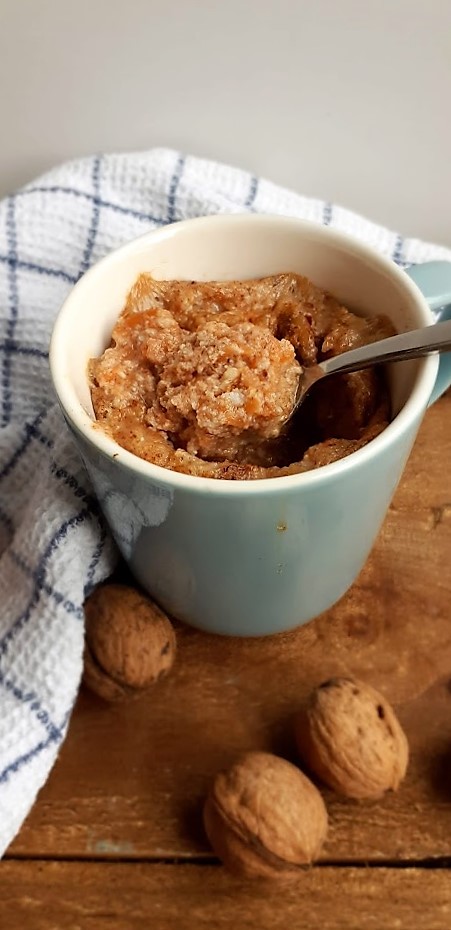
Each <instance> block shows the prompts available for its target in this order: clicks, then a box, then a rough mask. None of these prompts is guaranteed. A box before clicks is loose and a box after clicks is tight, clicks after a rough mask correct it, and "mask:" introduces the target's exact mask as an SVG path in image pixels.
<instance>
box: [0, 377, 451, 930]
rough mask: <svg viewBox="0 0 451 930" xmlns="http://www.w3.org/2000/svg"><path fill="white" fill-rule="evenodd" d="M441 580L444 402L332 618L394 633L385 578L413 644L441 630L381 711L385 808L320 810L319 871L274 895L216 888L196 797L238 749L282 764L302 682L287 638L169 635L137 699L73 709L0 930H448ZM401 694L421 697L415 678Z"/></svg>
mask: <svg viewBox="0 0 451 930" xmlns="http://www.w3.org/2000/svg"><path fill="white" fill-rule="evenodd" d="M418 552H419V553H420V555H418ZM384 553H385V554H386V556H387V557H386V558H385V561H384V558H383V556H384ZM406 553H407V555H406ZM398 555H399V558H398ZM415 558H416V559H417V561H416V562H415V571H414V572H413V574H412V578H410V576H408V571H409V565H411V564H412V559H415ZM393 563H394V564H393ZM381 566H382V567H381ZM368 572H370V575H368ZM390 572H391V573H392V574H391V575H390ZM393 573H394V575H393ZM450 575H451V396H450V395H449V394H448V396H446V397H444V398H443V399H442V400H441V401H440V402H439V403H438V404H437V405H436V406H435V407H434V408H432V409H431V410H430V411H429V413H428V414H427V417H426V420H425V423H424V425H423V428H422V431H421V435H420V437H419V439H418V441H417V444H416V447H415V450H414V452H413V455H412V457H411V459H410V462H409V465H408V468H407V472H406V475H405V478H404V479H403V482H402V486H401V488H400V489H399V491H398V493H397V496H396V498H395V501H394V506H393V508H392V509H391V512H390V514H389V516H388V518H387V521H386V524H385V527H384V529H383V531H382V534H381V537H380V539H379V541H378V544H377V546H376V549H375V552H374V554H373V556H372V558H371V560H370V564H369V566H368V569H367V571H366V574H365V572H364V573H363V575H362V576H361V578H360V579H359V580H358V582H357V583H356V585H355V586H354V589H353V590H352V591H351V592H350V593H349V594H348V595H347V596H346V597H345V598H344V600H343V601H342V603H341V606H340V608H339V610H340V611H341V614H343V612H344V614H345V615H346V612H348V613H349V614H350V625H349V631H350V632H349V636H350V643H351V639H352V637H353V636H354V638H355V637H356V636H357V637H358V636H360V635H361V628H360V627H359V623H357V624H356V622H355V616H354V614H353V611H354V613H355V604H356V598H357V600H358V603H359V605H360V606H359V610H360V616H361V615H362V604H363V605H364V608H365V611H366V615H367V616H368V617H369V618H371V617H372V616H373V615H375V614H377V615H378V616H380V615H381V611H382V613H383V617H384V618H385V619H384V623H386V624H387V627H389V626H390V624H391V625H392V626H393V625H396V623H401V619H400V617H401V613H400V611H401V609H402V604H401V606H400V604H399V600H400V597H398V600H397V597H396V584H395V585H394V582H393V577H395V578H397V582H396V583H397V584H398V586H399V590H400V591H403V590H405V591H406V592H407V593H408V591H411V590H413V588H415V585H416V586H417V587H416V588H415V591H414V594H412V596H410V597H408V596H407V593H406V598H407V600H406V609H407V610H408V611H410V613H412V612H414V614H415V615H414V617H413V619H414V622H415V624H416V629H417V630H418V631H420V630H423V629H424V625H425V624H432V627H431V629H432V628H435V626H434V625H435V624H438V627H437V629H438V628H439V626H440V623H441V627H440V630H441V632H440V637H441V642H440V644H439V649H438V650H437V648H436V650H435V651H436V653H440V658H438V659H437V662H436V665H435V666H434V668H429V666H428V656H422V663H423V665H422V667H423V668H425V667H427V668H428V669H429V679H428V682H429V683H430V681H431V680H432V678H433V677H434V675H435V672H437V674H440V676H441V677H440V680H439V681H436V682H435V684H433V685H432V686H430V687H428V689H427V690H426V691H425V692H423V693H422V695H420V696H417V697H416V698H415V699H414V700H410V701H407V702H404V703H403V704H402V705H401V706H400V708H399V714H400V718H401V720H402V722H403V724H404V726H405V729H406V731H407V733H408V737H409V741H410V745H411V755H412V758H411V765H410V769H409V773H408V776H407V779H406V781H405V783H404V784H403V786H402V788H401V790H400V791H399V793H398V794H396V795H391V796H389V797H387V798H386V799H385V800H383V801H381V802H377V803H374V802H373V803H371V804H363V803H362V804H356V803H351V802H349V801H345V800H340V799H338V798H336V797H334V796H332V795H331V794H326V801H327V804H328V807H329V811H330V821H331V828H330V833H329V837H328V840H327V843H326V846H325V847H324V851H323V856H322V859H321V861H320V862H319V863H318V864H317V865H316V866H314V867H313V868H311V869H309V870H307V871H302V872H301V873H300V874H299V878H298V880H297V881H296V882H295V884H294V885H292V886H291V887H290V888H288V889H286V888H284V889H283V890H281V889H280V888H279V887H277V886H270V887H265V888H262V887H261V886H259V885H253V884H250V885H249V884H245V883H243V882H239V881H237V880H235V879H233V878H231V877H230V876H229V875H228V874H227V873H226V872H225V870H224V869H223V867H222V866H220V865H219V864H218V862H217V861H216V860H215V859H214V857H213V856H212V854H211V852H210V850H209V848H208V845H207V843H206V840H205V837H204V835H203V831H202V825H201V815H200V811H201V806H202V799H203V797H204V795H205V791H206V786H207V784H208V782H209V780H210V778H211V777H212V775H213V774H214V773H215V772H216V771H217V770H218V769H219V768H220V767H222V766H224V765H227V764H228V763H229V762H230V761H231V760H232V759H233V758H234V757H235V756H236V754H237V753H238V752H240V751H241V750H243V749H248V748H266V749H271V750H273V751H275V752H278V753H280V754H282V755H285V756H286V757H288V758H294V748H293V742H292V735H291V723H290V718H291V715H292V713H293V711H295V709H296V707H297V706H298V705H299V702H300V700H301V698H302V697H303V694H304V691H305V687H306V678H308V674H307V671H308V670H307V671H306V668H305V665H304V667H303V665H302V661H303V659H302V655H300V654H298V653H299V648H298V644H299V642H302V636H301V634H299V635H298V634H297V633H294V634H290V635H288V636H285V637H284V636H282V637H273V638H271V639H268V640H259V641H236V640H234V641H231V640H222V639H219V638H215V637H209V636H205V635H202V634H200V633H197V632H196V631H193V630H189V629H181V628H180V629H179V631H178V632H179V655H178V662H177V668H176V669H175V670H174V672H173V674H172V675H171V676H170V677H169V678H168V679H167V680H166V681H165V682H163V683H161V684H160V685H159V686H158V687H156V688H155V691H154V692H153V693H152V695H151V696H150V697H146V698H145V699H143V700H142V701H140V702H138V703H135V704H132V705H127V706H121V707H110V706H107V705H104V704H102V703H101V702H100V701H98V700H97V699H95V698H94V697H92V696H90V695H89V694H87V693H83V692H82V693H81V694H80V697H79V700H78V703H77V706H76V710H75V712H74V715H73V719H72V722H71V726H70V732H69V735H68V738H67V740H66V743H65V745H64V746H63V748H62V751H61V755H60V758H59V761H58V762H57V764H56V766H55V768H54V770H53V772H52V774H51V776H50V779H49V781H48V783H47V785H46V786H45V788H44V789H43V791H42V792H41V794H40V796H39V799H38V801H37V803H36V805H35V807H34V809H33V811H32V813H31V814H30V816H29V818H28V820H27V821H26V823H25V825H24V826H23V828H22V830H21V832H20V834H19V836H18V837H17V838H16V840H15V842H14V843H13V844H12V846H11V847H10V849H9V851H8V854H7V857H6V859H5V861H4V862H2V863H1V865H0V880H1V883H0V889H1V894H0V927H1V928H5V930H16V928H17V930H31V928H32V930H41V928H42V930H61V928H70V930H135V928H141V927H142V928H146V930H147V928H149V927H152V928H156V930H173V928H174V930H177V928H183V930H185V928H193V930H194V928H196V930H202V928H209V930H211V928H221V927H231V928H232V927H236V928H238V930H246V928H257V930H266V928H271V930H275V928H283V930H285V928H290V930H291V928H292V930H297V928H299V930H301V928H302V930H310V928H317V927H320V928H323V930H327V928H333V930H339V928H343V930H344V928H346V930H366V928H374V930H385V928H393V930H394V928H397V930H404V928H405V930H415V928H417V927H418V928H422V930H449V928H450V927H451V691H450V686H449V682H448V681H447V679H446V674H445V673H446V672H447V671H449V673H450V675H449V677H450V678H451V661H450V664H449V666H447V662H448V660H449V657H450V655H451V596H450V593H451V583H450ZM375 576H377V584H376V585H375V581H374V579H375ZM369 577H371V578H372V582H371V584H369V583H368V578H369ZM406 578H407V582H408V583H405V582H406ZM389 582H390V585H391V587H389V590H390V591H391V592H392V593H391V594H390V596H389V595H387V596H386V597H382V595H381V592H383V591H384V590H386V588H384V585H386V584H387V585H388V583H389ZM403 585H404V587H403ZM387 590H388V589H387ZM381 599H382V600H381ZM381 602H382V607H381V606H380V605H381ZM351 614H352V616H351ZM448 616H449V633H448V634H447V633H446V630H447V627H446V626H444V624H445V622H446V621H447V618H448ZM351 621H352V622H351ZM310 626H311V627H312V629H313V628H314V627H313V626H312V625H310ZM323 629H324V625H323ZM444 630H445V632H444ZM351 634H352V635H351ZM300 636H301V638H299V637H300ZM436 647H437V644H436ZM325 648H327V643H325ZM368 648H370V647H368ZM368 654H369V653H368ZM392 658H393V662H395V663H396V662H397V656H394V657H392ZM420 658H421V657H420ZM332 661H333V657H332V658H331V659H330V660H329V665H330V663H331V662H332ZM403 661H404V660H403ZM431 661H432V660H431ZM349 664H350V666H351V668H352V648H351V645H350V660H349ZM342 665H343V660H342ZM392 667H393V669H395V667H396V666H392ZM340 670H341V668H340ZM434 670H435V671H434ZM385 674H386V676H387V670H386V671H385ZM393 676H394V672H393ZM376 677H377V676H376ZM435 677H436V675H435ZM411 678H412V686H413V691H415V690H417V691H418V690H422V688H423V684H424V683H426V679H424V682H423V678H421V676H420V679H421V680H419V681H418V682H415V681H414V679H415V674H414V672H413V675H412V674H411ZM386 680H387V683H388V685H389V684H390V679H389V677H386Z"/></svg>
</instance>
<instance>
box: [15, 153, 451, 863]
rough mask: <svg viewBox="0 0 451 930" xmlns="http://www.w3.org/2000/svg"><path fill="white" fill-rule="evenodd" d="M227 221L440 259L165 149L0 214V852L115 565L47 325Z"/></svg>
mask: <svg viewBox="0 0 451 930" xmlns="http://www.w3.org/2000/svg"><path fill="white" fill-rule="evenodd" d="M243 212H265V213H276V214H286V215H292V216H300V217H304V218H306V219H310V220H311V221H313V222H317V223H323V224H325V225H329V226H333V227H335V228H337V229H343V230H345V231H348V232H350V233H352V234H354V235H357V236H360V237H361V238H362V239H365V240H366V241H367V242H369V243H370V244H371V245H373V246H374V247H375V248H377V249H379V250H380V251H381V252H383V253H384V254H386V255H389V256H391V257H392V258H393V259H394V261H396V262H397V263H399V264H400V265H405V264H408V263H411V262H416V261H423V260H426V259H430V258H448V259H449V258H450V257H451V256H450V253H449V252H447V250H445V249H440V248H438V247H435V246H432V245H426V244H424V243H420V242H418V241H416V240H407V239H403V238H402V237H401V236H399V235H397V234H396V233H392V232H390V231H389V230H386V229H382V228H381V227H379V226H376V225H375V224H374V223H371V222H369V221H368V220H365V219H363V218H361V217H358V216H356V215H355V214H353V213H351V212H349V211H346V210H344V209H343V208H341V207H338V206H335V205H333V204H331V203H328V202H323V201H319V200H312V199H309V198H305V197H302V196H299V195H297V194H295V193H293V192H291V191H288V190H284V189H282V188H280V187H276V186H275V185H273V184H271V183H270V182H268V181H265V180H264V179H259V178H257V177H255V176H252V175H250V174H248V173H247V172H244V171H240V170H238V169H233V168H230V167H228V166H226V165H220V164H216V163H213V162H210V161H206V160H203V159H199V158H193V157H189V156H184V155H182V154H180V153H179V152H174V151H172V150H167V149H155V150H152V151H150V152H146V153H141V154H135V155H109V156H96V157H94V158H90V159H82V160H79V161H76V162H72V163H69V164H66V165H63V166H61V167H60V168H58V169H55V170H54V171H52V172H50V173H49V174H47V175H45V176H43V177H41V178H39V179H38V180H37V181H36V182H34V183H32V184H29V185H27V186H26V187H24V188H22V189H21V190H19V191H18V192H17V193H15V194H14V195H12V196H10V197H8V198H7V199H6V200H4V201H2V202H1V203H0V602H1V604H2V612H1V615H0V854H1V853H2V852H3V851H4V850H5V849H6V848H7V846H8V844H9V842H10V841H11V839H12V838H13V836H14V834H15V833H16V832H17V830H18V829H19V827H20V824H21V823H22V821H23V819H24V818H25V816H26V815H27V813H28V811H29V809H30V807H31V805H32V803H33V801H34V798H35V796H36V793H37V791H38V790H39V788H40V787H41V785H42V784H43V783H44V781H45V779H46V778H47V775H48V773H49V771H50V768H51V766H52V764H53V762H54V760H55V758H56V755H57V752H58V749H59V746H60V745H61V742H62V741H63V739H64V736H65V734H66V731H67V726H68V722H69V719H70V715H71V710H72V707H73V704H74V701H75V698H76V694H77V690H78V686H79V681H80V675H81V671H82V652H83V601H84V599H85V597H86V595H87V594H88V593H89V592H90V591H91V590H92V588H93V587H94V586H95V585H96V584H98V583H99V581H101V580H102V579H104V578H105V577H106V576H107V575H108V574H109V573H110V572H111V570H112V568H113V566H114V564H115V559H116V553H115V549H114V546H113V544H112V542H111V540H110V538H109V535H108V533H107V531H106V529H105V526H104V523H103V521H102V517H101V515H100V513H99V510H98V507H97V503H96V501H95V500H94V498H93V495H92V491H91V488H90V486H89V482H88V480H87V476H86V474H85V472H84V470H83V468H82V466H81V463H80V461H79V458H78V455H77V452H76V450H75V449H74V446H73V443H72V439H71V437H70V435H69V433H68V432H67V431H66V429H65V426H64V423H63V421H62V418H61V415H60V413H59V411H58V409H57V407H56V406H55V402H54V396H53V391H52V387H51V384H50V378H49V370H48V345H49V338H50V333H51V329H52V325H53V321H54V319H55V316H56V314H57V312H58V309H59V307H60V306H61V304H62V302H63V301H64V298H65V297H66V295H67V293H68V291H69V290H70V288H71V287H72V286H73V284H75V282H76V281H77V280H78V279H79V277H80V276H81V275H82V274H84V273H85V271H87V269H88V268H89V267H90V266H91V265H92V264H93V263H94V262H96V261H97V260H98V259H100V258H101V257H102V256H103V255H105V254H106V253H107V252H109V251H110V250H111V249H113V248H116V247H118V246H120V245H121V244H123V243H124V242H126V241H128V240H130V239H132V238H133V237H135V236H138V235H140V234H142V233H144V232H146V231H147V230H149V229H152V228H156V227H159V226H163V225H164V224H166V223H172V222H176V221H178V220H181V219H185V218H190V217H194V216H199V215H207V214H214V213H243ZM116 503H117V502H116Z"/></svg>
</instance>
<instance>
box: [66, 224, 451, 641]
mask: <svg viewBox="0 0 451 930" xmlns="http://www.w3.org/2000/svg"><path fill="white" fill-rule="evenodd" d="M418 267H419V269H420V274H421V276H422V282H423V285H424V286H425V288H427V293H428V300H429V301H430V302H431V303H432V304H433V303H434V299H433V298H434V287H435V282H436V287H435V290H436V293H437V294H438V292H439V290H440V292H441V294H442V296H443V294H444V291H443V279H444V277H445V278H446V276H447V275H448V278H447V279H446V281H447V283H446V287H447V293H446V295H445V296H446V300H443V303H445V302H446V303H448V302H451V265H446V263H437V262H435V263H431V266H427V265H423V266H418ZM411 274H412V276H413V277H414V276H415V274H418V269H413V270H412V273H411ZM438 275H441V280H440V281H439V280H438V277H437V276H438ZM423 285H422V286H423ZM446 287H445V290H446ZM433 320H434V315H433V313H432V311H431V309H430V307H429V305H428V302H427V301H426V299H425V297H424V296H423V295H422V293H421V291H420V289H419V287H418V286H417V285H416V284H415V283H414V281H413V280H412V279H411V277H409V274H408V273H406V272H405V271H402V270H401V269H399V268H398V267H397V266H396V265H395V264H393V263H392V262H390V261H389V260H388V259H386V258H383V257H381V256H380V255H378V254H377V253H376V252H374V251H373V250H372V249H371V248H369V247H368V246H366V245H363V244H362V243H359V242H357V241H355V240H353V239H352V238H350V237H348V236H346V235H344V234H342V233H339V232H337V231H334V230H331V229H330V228H325V227H321V226H317V225H315V224H312V223H308V222H305V221H301V220H297V219H291V218H282V217H272V216H258V215H239V216H211V217H205V218H201V219H196V220H189V221H186V222H181V223H176V224H174V225H172V226H169V227H165V228H162V229H159V230H156V231H152V232H150V233H148V234H147V235H145V236H143V237H141V238H140V239H138V240H135V241H133V242H131V243H129V244H128V245H126V246H124V247H122V248H121V249H118V250H117V251H116V252H114V253H112V254H111V255H109V256H107V258H105V259H103V260H102V261H101V262H99V263H98V264H97V265H96V266H95V267H94V268H92V269H91V270H90V271H89V272H88V273H87V274H86V275H85V276H84V277H83V278H82V279H81V280H80V281H79V282H78V283H77V284H76V285H75V287H74V289H73V290H72V292H71V293H70V295H69V297H68V298H67V300H66V302H65V304H64V306H63V307H62V309H61V311H60V314H59V316H58V319H57V321H56V324H55V328H54V333H53V337H52V344H51V351H50V363H51V370H52V376H53V381H54V386H55V389H56V393H57V396H58V399H59V402H60V404H61V407H62V410H63V413H64V415H65V418H66V421H67V423H68V425H69V427H70V429H71V430H72V432H73V435H74V437H75V439H76V442H77V445H78V447H79V450H80V453H81V455H82V457H83V460H84V462H85V465H86V468H87V470H88V472H89V474H90V477H91V480H92V483H93V486H94V489H95V491H96V494H97V497H98V499H99V502H100V505H101V507H102V509H103V512H104V514H105V517H106V520H107V522H108V524H109V526H110V528H111V531H112V533H113V535H114V537H115V539H116V541H117V543H118V546H119V548H120V550H121V552H122V554H123V556H124V558H125V559H126V560H127V562H128V563H129V566H130V568H131V571H132V572H133V574H134V575H135V577H136V578H137V580H138V581H139V582H140V583H141V584H142V585H143V587H144V588H146V589H147V590H148V591H149V593H150V594H151V595H152V596H153V597H154V598H155V599H156V600H157V601H158V602H159V603H161V605H162V606H163V607H164V608H165V609H166V610H167V611H168V612H169V613H171V614H172V615H173V616H175V617H177V618H179V619H181V620H184V621H186V622H188V623H190V624H192V625H194V626H197V627H200V628H202V629H205V630H209V631H211V632H216V633H222V634H229V635H239V636H257V635H264V634H269V633H275V632H279V631H281V630H287V629H290V628H293V627H295V626H297V625H298V624H300V623H305V622H307V621H308V620H310V619H312V618H313V617H315V616H317V615H318V614H319V613H321V612H322V611H324V610H326V609H327V608H328V607H330V606H331V605H332V604H334V603H335V602H336V601H337V600H338V599H339V598H340V597H341V595H342V594H343V593H344V592H345V591H346V590H347V588H348V587H349V586H350V585H351V584H352V582H353V581H354V579H355V577H356V576H357V574H358V572H359V571H360V569H361V568H362V566H363V564H364V562H365V560H366V558H367V556H368V554H369V552H370V549H371V547H372V544H373V542H374V539H375V537H376V535H377V532H378V530H379V527H380V525H381V522H382V520H383V518H384V516H385V513H386V511H387V508H388V506H389V503H390V500H391V497H392V495H393V492H394V490H395V488H396V486H397V484H398V481H399V479H400V477H401V474H402V471H403V467H404V465H405V462H406V460H407V457H408V455H409V452H410V449H411V446H412V444H413V442H414V440H415V436H416V433H417V430H418V427H419V425H420V423H421V419H422V416H423V414H424V411H425V409H426V407H427V405H428V403H429V402H430V399H431V396H432V395H433V392H434V385H435V383H436V378H437V372H438V367H439V361H438V358H437V357H436V356H429V357H428V358H425V359H421V360H418V361H415V362H414V361H410V362H403V363H398V364H397V365H394V366H392V367H389V368H388V370H387V371H386V372H380V371H375V370H373V371H366V372H357V373H355V374H353V375H348V376H342V377H339V376H337V377H335V378H333V379H329V380H328V381H327V382H326V383H325V384H324V386H323V385H319V386H318V387H317V388H315V389H314V391H312V395H311V398H308V400H307V402H306V405H305V409H304V405H303V407H302V408H301V411H300V413H299V420H297V416H298V415H296V417H295V418H294V419H293V422H292V423H290V427H289V430H288V431H286V430H285V429H284V423H285V420H286V417H287V415H288V413H289V411H290V409H291V405H292V402H293V399H294V393H295V389H296V384H297V379H298V376H299V373H300V371H301V369H302V368H303V367H306V366H308V365H309V364H312V362H315V361H316V360H319V359H320V358H323V357H328V355H333V354H337V353H339V352H341V351H344V350H345V349H347V348H351V347H352V346H353V345H358V344H362V343H363V342H370V341H374V340H375V339H378V338H382V337H383V336H384V335H388V334H390V333H391V332H393V331H398V332H402V331H405V330H407V329H413V328H416V327H421V326H424V325H427V324H428V323H431V322H433ZM443 373H444V369H443V368H442V375H443ZM447 378H448V373H447V372H446V373H445V375H444V376H442V377H441V381H440V384H441V389H444V388H445V386H446V379H447ZM449 380H451V376H450V377H449Z"/></svg>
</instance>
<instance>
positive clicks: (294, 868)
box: [204, 752, 327, 880]
mask: <svg viewBox="0 0 451 930" xmlns="http://www.w3.org/2000/svg"><path fill="white" fill-rule="evenodd" d="M204 824H205V830H206V833H207V836H208V839H209V840H210V843H211V845H212V847H213V849H214V851H215V853H216V854H217V855H218V856H219V858H220V859H222V861H223V863H224V865H226V866H227V867H228V868H229V869H230V870H231V871H232V872H235V873H236V874H238V875H241V876H244V877H246V878H267V879H279V880H280V879H282V880H284V879H287V878H292V877H294V876H296V875H297V874H298V873H299V866H301V865H306V864H308V863H310V862H312V861H313V859H315V858H316V857H317V856H318V854H319V851H320V849H321V846H322V844H323V842H324V839H325V837H326V833H327V811H326V807H325V804H324V801H323V799H322V797H321V795H320V793H319V791H318V790H317V788H315V786H314V785H313V784H312V782H311V781H309V779H308V778H307V777H306V776H305V775H304V774H303V773H302V772H300V771H299V769H298V768H296V767H295V766H294V765H291V763H290V762H286V761H285V759H279V758H278V757H277V756H273V755H271V754H270V753H267V752H248V753H245V754H244V755H243V756H241V758H239V759H238V761H237V762H236V763H235V764H234V765H232V767H231V768H230V769H229V770H228V771H226V772H220V773H219V775H217V776H216V778H215V781H214V783H213V785H212V787H211V790H210V793H209V795H208V797H207V800H206V802H205V806H204Z"/></svg>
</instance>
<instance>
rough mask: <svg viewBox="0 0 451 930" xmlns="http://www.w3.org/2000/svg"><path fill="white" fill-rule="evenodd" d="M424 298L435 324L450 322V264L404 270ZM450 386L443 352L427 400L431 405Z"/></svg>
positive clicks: (450, 369)
mask: <svg viewBox="0 0 451 930" xmlns="http://www.w3.org/2000/svg"><path fill="white" fill-rule="evenodd" d="M405 271H406V274H408V275H409V278H412V281H414V282H415V284H416V285H417V287H419V289H420V291H421V292H422V294H423V296H424V297H425V298H426V300H427V302H428V304H429V307H430V308H431V310H432V313H433V315H434V321H435V322H436V323H438V322H440V320H451V262H423V263H422V264H421V265H412V266H411V267H410V268H406V269H405ZM450 385H451V352H444V353H443V354H442V356H441V358H440V365H439V369H438V374H437V380H436V382H435V385H434V390H433V391H432V394H431V396H430V399H429V404H433V403H434V402H435V401H436V400H438V398H439V397H440V396H441V395H442V394H443V393H444V391H446V390H447V388H449V387H450Z"/></svg>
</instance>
